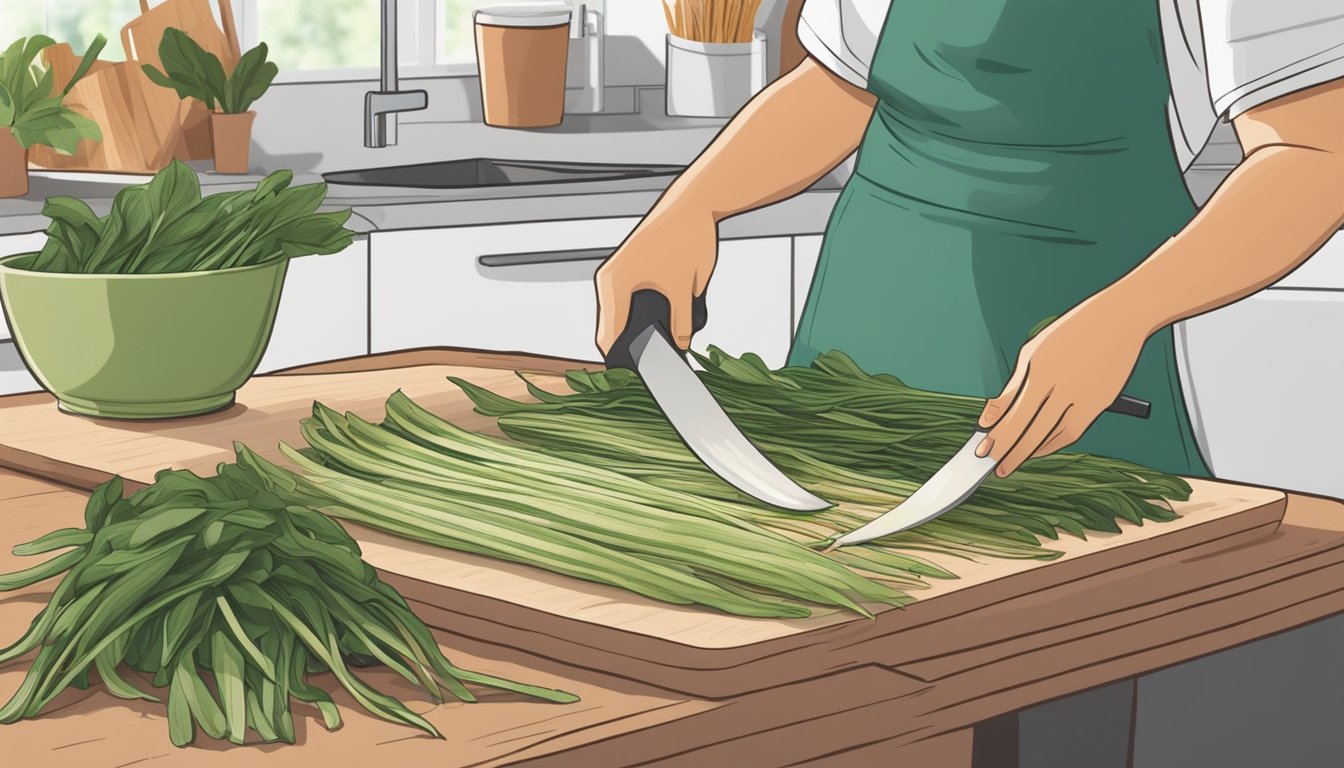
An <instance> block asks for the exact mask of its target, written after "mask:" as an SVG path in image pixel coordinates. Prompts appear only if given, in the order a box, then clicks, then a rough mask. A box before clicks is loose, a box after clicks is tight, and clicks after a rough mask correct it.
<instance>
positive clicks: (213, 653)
mask: <svg viewBox="0 0 1344 768" xmlns="http://www.w3.org/2000/svg"><path fill="white" fill-rule="evenodd" d="M210 661H211V667H212V668H213V671H214V677H215V687H216V688H218V689H219V698H220V701H221V702H223V705H224V707H223V708H224V722H225V723H226V724H227V725H228V734H229V741H231V742H233V743H234V744H242V743H243V739H244V737H245V736H246V735H247V695H246V692H245V689H244V688H243V672H244V669H243V654H242V652H241V651H239V650H238V646H236V645H234V644H233V642H232V641H231V640H230V639H229V637H228V635H226V634H225V633H224V632H222V631H220V630H215V632H214V633H213V635H211V638H210Z"/></svg>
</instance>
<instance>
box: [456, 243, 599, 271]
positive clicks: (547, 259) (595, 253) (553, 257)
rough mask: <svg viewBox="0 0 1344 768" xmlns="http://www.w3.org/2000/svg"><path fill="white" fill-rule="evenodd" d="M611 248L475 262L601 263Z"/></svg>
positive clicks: (496, 257) (512, 255) (510, 255)
mask: <svg viewBox="0 0 1344 768" xmlns="http://www.w3.org/2000/svg"><path fill="white" fill-rule="evenodd" d="M612 250H613V249H611V248H586V249H581V250H574V251H536V252H533V253H499V254H492V255H490V256H482V257H480V258H479V259H477V260H476V263H477V264H480V265H481V266H482V267H526V266H531V265H534V264H569V263H577V262H582V261H602V260H604V259H606V258H607V257H608V256H610V255H611V254H612Z"/></svg>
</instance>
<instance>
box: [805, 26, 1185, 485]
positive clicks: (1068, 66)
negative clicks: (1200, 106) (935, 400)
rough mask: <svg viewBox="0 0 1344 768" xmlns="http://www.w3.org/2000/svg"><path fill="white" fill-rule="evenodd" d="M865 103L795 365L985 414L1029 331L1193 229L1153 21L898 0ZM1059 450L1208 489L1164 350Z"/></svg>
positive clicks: (1145, 360) (1159, 339) (1149, 354)
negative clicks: (1127, 405) (859, 138)
mask: <svg viewBox="0 0 1344 768" xmlns="http://www.w3.org/2000/svg"><path fill="white" fill-rule="evenodd" d="M868 90H869V91H871V92H872V93H873V94H874V95H876V96H877V98H878V101H877V107H876V110H875V112H874V114H873V118H872V122H871V123H870V125H869V127H868V130H867V133H866V135H865V137H864V140H863V143H862V145H861V146H860V149H859V154H858V158H857V165H856V170H855V173H854V175H853V176H852V177H851V179H850V181H849V182H848V184H847V185H846V187H845V189H844V190H843V192H842V193H841V195H840V199H839V201H838V202H837V204H836V207H835V210H834V212H833V213H832V216H831V220H830V223H829V225H828V228H827V232H826V237H825V239H824V243H823V246H822V252H821V257H820V261H819V263H818V265H817V271H816V275H815V277H814V280H813V283H812V287H811V292H810V295H809V296H808V300H807V307H806V310H805V311H804V313H803V317H802V322H801V324H800V327H799V331H798V335H797V338H796V339H795V341H794V346H793V349H792V351H791V353H790V356H789V363H790V364H792V365H806V364H808V363H809V362H811V361H812V360H813V359H814V358H815V357H816V356H817V355H818V354H820V353H822V352H826V351H828V350H832V349H838V350H842V351H844V352H846V353H848V354H849V355H851V356H852V357H853V358H854V359H855V361H856V362H858V363H859V364H860V365H861V366H863V367H864V368H866V369H867V370H869V371H870V372H873V373H877V372H882V373H890V374H892V375H895V376H897V377H899V378H901V379H902V380H904V381H905V382H906V383H907V384H909V385H911V386H914V387H918V388H921V389H928V390H935V391H941V392H950V393H956V394H963V395H973V396H976V397H992V396H995V395H997V394H999V392H1000V391H1001V390H1002V388H1003V385H1004V384H1005V382H1007V380H1008V378H1009V376H1010V375H1011V374H1012V372H1013V367H1014V365H1015V363H1016V359H1017V354H1018V351H1019V349H1020V348H1021V346H1022V344H1023V343H1024V342H1025V341H1026V340H1027V338H1028V335H1029V334H1030V331H1031V329H1032V328H1033V327H1034V326H1036V325H1037V324H1038V323H1039V322H1040V321H1041V320H1044V319H1045V318H1047V317H1050V316H1054V315H1059V314H1062V313H1063V312H1065V311H1066V310H1068V309H1069V308H1071V307H1073V306H1074V305H1076V304H1078V303H1079V302H1081V301H1083V300H1084V299H1086V298H1087V297H1089V296H1091V295H1092V294H1094V293H1096V292H1097V291H1099V290H1101V289H1102V288H1104V287H1106V286H1107V285H1108V284H1110V283H1111V282H1113V281H1115V280H1116V279H1117V278H1119V277H1120V276H1122V275H1123V274H1125V273H1126V272H1128V271H1129V270H1130V269H1132V268H1134V267H1135V266H1136V265H1137V264H1138V263H1139V262H1140V261H1142V260H1143V259H1144V258H1146V257H1147V256H1148V254H1149V253H1151V252H1152V251H1153V250H1154V249H1155V248H1156V247H1157V246H1158V245H1160V244H1161V243H1162V242H1163V241H1164V240H1165V239H1167V238H1169V237H1171V236H1172V235H1173V234H1175V233H1176V232H1177V231H1178V230H1180V229H1181V228H1182V227H1183V226H1184V225H1185V224H1186V223H1187V222H1188V221H1189V220H1190V219H1191V217H1192V216H1193V215H1194V213H1195V210H1196V209H1195V206H1194V203H1193V202H1192V201H1191V199H1190V196H1189V193H1188V192H1187V191H1186V187H1185V185H1184V182H1183V180H1182V178H1181V173H1180V168H1179V166H1178V165H1177V161H1176V158H1175V155H1174V153H1173V150H1172V147H1171V141H1170V137H1169V133H1168V128H1167V112H1166V106H1167V98H1168V93H1169V85H1168V80H1167V71H1166V66H1165V61H1164V57H1163V55H1162V40H1161V35H1160V32H1159V27H1158V14H1157V4H1156V3H1154V2H1151V0H1145V1H1144V2H1088V3H1085V2H1068V1H1067V0H976V2H969V3H959V2H951V1H950V0H893V2H892V3H891V10H890V12H889V13H888V16H887V20H886V24H885V27H884V29H883V32H882V35H881V38H880V39H879V41H878V46H877V50H876V54H875V56H874V59H873V62H872V68H871V72H870V76H869V81H868ZM1125 392H1126V394H1129V395H1132V396H1134V397H1139V398H1142V399H1144V400H1147V401H1149V402H1151V403H1152V406H1153V407H1152V413H1151V416H1150V417H1149V418H1148V419H1147V420H1140V419H1135V418H1133V417H1128V416H1118V415H1115V414H1110V413H1106V414H1103V415H1102V416H1101V417H1100V418H1099V419H1098V420H1097V421H1096V422H1095V423H1094V424H1093V426H1092V427H1091V428H1090V429H1089V430H1088V431H1087V433H1086V434H1084V435H1083V437H1082V438H1081V439H1080V440H1079V441H1078V442H1077V443H1075V444H1074V445H1073V446H1072V447H1071V448H1070V449H1069V450H1072V451H1077V452H1085V453H1093V454H1098V455H1104V456H1113V457H1116V458H1122V459H1127V460H1131V461H1135V462H1138V463H1141V464H1145V465H1147V466H1150V467H1153V468H1156V469H1159V470H1163V471H1168V472H1175V473H1180V474H1185V475H1195V476H1207V475H1208V470H1207V468H1206V467H1205V465H1204V462H1203V460H1202V459H1201V458H1200V455H1199V452H1198V448H1197V446H1196V443H1195V440H1194V438H1193V435H1192V432H1191V428H1190V424H1189V419H1188V417H1187V414H1186V411H1185V405H1184V399H1183V398H1182V395H1181V386H1180V382H1179V379H1178V374H1177V367H1176V356H1175V351H1174V346H1173V338H1172V332H1171V330H1170V329H1169V328H1168V329H1164V330H1162V331H1160V332H1159V333H1157V334H1156V335H1154V336H1153V337H1152V338H1151V339H1150V340H1149V341H1148V342H1147V344H1146V345H1145V346H1144V349H1143V353H1142V355H1141V356H1140V358H1139V361H1138V365H1137V366H1136V368H1135V370H1134V372H1133V375H1132V377H1131V379H1130V381H1129V384H1128V385H1127V386H1126V388H1125Z"/></svg>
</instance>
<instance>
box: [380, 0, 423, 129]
mask: <svg viewBox="0 0 1344 768" xmlns="http://www.w3.org/2000/svg"><path fill="white" fill-rule="evenodd" d="M382 3H383V8H382V37H381V44H380V46H381V55H380V56H379V60H380V62H381V72H380V76H379V90H377V91H369V92H368V93H366V94H365V95H364V146H366V147H369V148H370V149H379V148H382V147H386V146H388V145H390V144H395V143H396V138H395V137H396V123H395V122H394V121H395V120H396V114H397V113H400V112H414V111H418V110H422V109H425V108H426V107H427V106H429V94H428V93H427V92H425V91H403V90H401V82H400V77H399V74H398V62H397V0H382Z"/></svg>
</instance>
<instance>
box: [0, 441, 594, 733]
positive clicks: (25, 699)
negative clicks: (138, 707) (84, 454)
mask: <svg viewBox="0 0 1344 768" xmlns="http://www.w3.org/2000/svg"><path fill="white" fill-rule="evenodd" d="M219 471H220V474H219V475H218V476H216V477H212V478H208V479H203V478H200V477H197V476H196V475H194V474H192V473H190V472H174V471H166V470H165V471H164V472H161V473H159V475H158V476H157V478H156V481H155V483H154V485H152V486H150V487H149V488H146V489H143V490H141V491H139V492H137V493H135V494H133V495H132V496H131V497H130V498H128V499H123V498H122V485H121V481H120V479H114V480H112V481H110V482H108V483H106V484H104V485H103V486H101V487H99V488H98V489H97V490H96V491H94V493H93V495H92V497H91V498H90V499H89V502H88V506H87V507H86V509H85V526H84V527H83V528H67V529H63V530H58V531H54V532H52V533H49V534H47V535H45V536H43V537H41V538H39V539H37V540H35V541H32V542H29V543H27V544H23V545H20V546H18V547H16V548H15V550H14V551H15V553H16V554H19V555H35V554H40V553H45V552H54V551H56V550H60V549H64V550H66V551H65V552H63V553H62V554H59V555H56V556H55V557H54V558H52V559H50V560H48V561H47V562H45V563H43V564H41V565H38V566H35V567H33V568H30V569H28V570H26V571H20V572H18V573H14V574H10V575H8V576H3V577H0V590H13V589H18V588H21V587H24V586H27V585H30V584H35V583H37V582H39V581H42V580H45V579H48V578H52V577H54V576H57V575H60V574H64V576H63V577H62V579H61V581H60V584H59V585H58V586H57V587H56V589H55V591H54V592H53V594H52V596H51V599H50V601H49V602H48V604H47V605H46V607H45V608H43V610H42V612H41V613H40V614H38V616H37V618H36V619H35V620H34V621H33V623H32V626H31V627H30V628H29V630H28V632H27V633H26V634H25V635H24V636H23V637H22V638H21V639H19V640H18V642H16V643H15V644H13V645H11V646H9V647H8V648H6V649H4V650H3V651H0V663H2V662H5V661H9V660H12V659H16V658H18V657H20V656H23V655H25V654H27V653H29V652H31V651H34V650H36V651H37V654H36V657H35V658H34V660H33V662H32V666H31V668H30V669H29V670H28V673H27V676H26V677H25V678H24V681H23V683H22V685H21V686H20V687H19V690H18V692H17V693H15V694H14V697H13V698H12V699H10V701H9V702H8V703H7V704H6V705H5V706H4V707H3V708H0V722H3V723H13V722H16V721H18V720H19V719H21V718H29V717H37V716H39V715H40V714H41V713H42V712H43V710H44V709H45V708H46V707H47V706H48V705H49V704H50V703H51V702H52V700H53V699H55V698H56V696H57V695H58V694H60V693H61V692H62V691H63V690H65V689H66V688H68V687H70V686H77V687H87V686H88V685H89V683H90V680H91V678H92V676H93V675H94V674H96V675H97V676H98V678H99V679H101V681H102V683H103V685H104V686H105V687H106V688H107V690H108V692H109V693H111V694H112V695H114V696H118V697H121V698H124V699H145V700H148V701H153V702H157V701H159V698H158V697H156V696H155V695H154V694H151V693H149V692H147V691H144V690H142V689H141V688H139V687H137V685H136V684H135V683H134V682H132V681H131V679H128V677H127V675H126V674H124V670H125V669H126V668H129V669H132V670H135V671H137V672H139V673H141V674H142V675H143V676H144V677H145V678H146V679H148V680H149V681H151V684H152V685H153V686H154V687H156V688H167V710H168V733H169V736H170V738H171V740H172V742H173V743H174V744H176V745H178V746H183V745H186V744H189V743H191V742H193V741H194V740H195V738H196V729H197V727H199V728H200V729H201V730H202V731H204V732H205V733H206V735H208V736H209V737H210V738H213V739H228V740H229V741H231V742H234V743H237V744H241V743H243V742H244V741H245V739H246V737H247V731H248V730H249V729H250V730H252V731H254V732H255V733H256V735H257V736H258V737H259V738H260V739H261V740H262V741H267V742H274V741H283V742H290V743H292V742H293V741H294V719H293V715H292V712H291V701H292V700H298V701H302V702H307V703H309V704H312V705H315V706H316V707H317V709H318V710H319V711H320V713H321V715H322V717H323V719H324V721H325V724H326V726H327V727H328V728H331V729H334V728H337V727H339V726H340V723H341V716H340V713H339V712H338V711H337V708H336V705H335V704H334V703H333V701H332V698H331V696H330V695H329V694H328V693H327V692H326V691H325V690H322V689H321V688H319V687H317V686H316V685H314V682H313V681H312V680H310V677H311V676H312V675H315V674H318V673H322V672H330V673H331V674H332V675H333V676H334V677H335V680H336V682H337V683H338V684H339V685H340V686H341V687H342V688H344V689H345V690H346V691H347V692H348V693H349V694H350V695H351V696H353V697H354V699H355V700H356V701H357V702H359V704H360V705H361V706H362V707H364V708H365V709H366V710H368V711H369V712H370V713H372V714H374V715H377V716H378V717H381V718H383V719H386V720H389V721H391V722H396V723H401V724H404V725H408V726H412V727H415V728H419V729H421V730H423V731H426V732H428V733H430V734H432V735H435V736H439V732H438V731H437V730H436V729H435V727H434V726H433V725H432V724H431V723H430V722H429V721H428V720H426V719H425V718H424V717H422V716H420V715H418V714H416V713H415V712H413V711H412V710H411V709H409V708H408V707H407V706H406V705H405V704H403V703H402V702H401V701H398V700H397V699H395V698H393V697H391V696H388V695H386V694H384V693H381V692H379V691H377V690H375V689H374V688H373V687H372V686H370V685H369V684H368V683H366V682H365V681H363V680H361V679H360V678H359V677H358V676H356V675H355V674H354V673H353V672H352V671H351V670H350V667H349V665H348V663H347V658H348V657H350V658H356V659H359V658H365V659H371V660H374V661H376V662H381V663H382V664H383V665H385V666H386V667H387V668H389V669H391V670H394V671H395V672H397V673H399V674H400V675H401V676H402V677H404V678H405V679H407V680H408V681H410V682H411V683H412V684H413V685H417V686H420V687H422V688H423V689H424V690H426V691H427V692H428V693H429V695H430V696H431V697H432V698H433V699H434V700H435V701H443V700H444V691H445V690H446V691H447V693H448V694H450V695H452V696H453V697H455V698H456V699H458V700H461V701H467V702H471V701H475V700H476V699H475V696H474V695H473V694H472V692H471V691H470V690H469V689H468V688H467V687H466V684H468V683H470V684H474V685H480V686H486V687H491V688H497V689H502V690H506V691H512V692H516V693H521V694H524V695H527V696H531V697H534V698H536V699H539V700H543V701H550V702H571V701H576V700H577V699H576V697H575V696H573V695H571V694H568V693H564V692H562V691H556V690H552V689H548V688H539V687H536V686H531V685H524V684H520V683H514V682H510V681H508V680H503V679H500V678H496V677H492V676H489V675H483V674H479V673H475V672H469V671H466V670H462V669H459V668H457V667H455V666H453V664H452V663H451V662H449V661H448V659H446V658H445V657H444V655H443V653H442V651H441V650H440V649H439V646H438V644H437V643H435V642H434V639H433V636H432V635H431V634H430V632H429V630H428V629H427V628H426V627H425V625H424V624H423V623H422V622H421V621H420V620H419V619H418V618H416V616H415V615H414V614H413V613H412V612H411V610H410V608H409V607H408V606H407V604H406V601H405V600H403V599H402V598H401V596H400V595H398V594H397V593H396V591H395V590H393V589H392V588H391V587H389V586H388V585H387V584H386V583H384V582H383V581H381V580H380V579H379V578H378V576H377V574H376V573H375V572H374V570H373V568H372V567H370V566H369V565H368V564H367V563H365V562H364V561H363V560H362V559H361V558H360V551H359V546H358V545H357V544H356V543H355V541H354V540H353V539H351V538H350V536H349V535H348V534H346V532H345V531H344V530H343V529H342V528H341V527H340V526H339V525H337V524H336V523H335V522H333V521H332V520H330V519H329V518H327V517H325V516H323V515H321V514H319V513H317V512H314V511H312V510H311V509H309V508H308V507H306V506H301V505H296V504H293V503H291V501H292V500H286V499H282V498H280V497H278V496H276V495H275V494H273V493H270V492H269V491H267V490H266V489H265V488H264V487H263V484H262V483H261V482H260V480H259V479H258V478H257V477H255V476H254V475H253V474H251V473H250V472H248V471H246V470H244V469H242V468H239V467H237V466H233V465H225V466H221V467H220V470H219ZM207 675H208V676H207ZM208 682H209V683H212V684H213V685H209V684H207V683H208Z"/></svg>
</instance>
